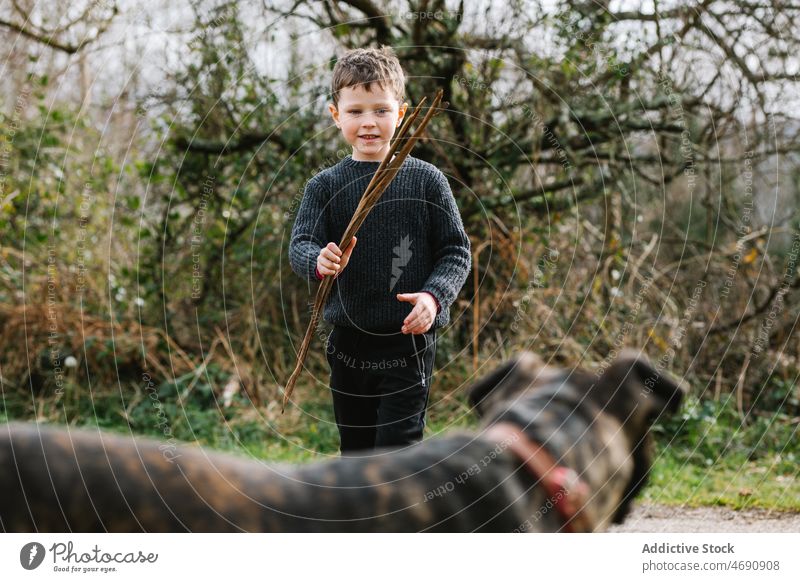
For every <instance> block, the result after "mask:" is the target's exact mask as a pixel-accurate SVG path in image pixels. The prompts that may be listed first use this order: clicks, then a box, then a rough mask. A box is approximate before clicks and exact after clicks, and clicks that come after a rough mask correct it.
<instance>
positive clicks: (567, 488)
mask: <svg viewBox="0 0 800 582" xmlns="http://www.w3.org/2000/svg"><path fill="white" fill-rule="evenodd" d="M483 436H484V437H485V438H488V439H489V440H491V441H494V442H497V443H498V444H499V445H501V446H503V447H505V448H508V449H509V450H511V452H512V453H514V455H516V456H517V458H519V460H520V461H522V463H523V465H524V466H525V468H526V469H527V470H528V472H529V473H530V474H531V475H532V476H533V478H534V479H536V481H537V482H539V483H540V484H541V485H542V487H544V490H545V491H546V492H547V497H548V500H549V501H550V503H552V506H553V508H554V509H555V510H556V512H558V514H559V515H560V516H561V518H562V519H563V520H564V527H563V531H566V532H570V533H574V532H589V531H592V527H591V524H590V523H589V520H588V519H587V518H586V515H585V514H584V513H583V511H582V510H583V509H584V505H585V503H586V501H587V499H588V496H589V487H588V486H587V485H586V483H585V482H584V481H582V480H581V479H580V477H578V474H577V473H576V472H575V471H573V470H572V469H570V468H569V467H564V466H560V465H558V463H557V462H556V460H555V459H554V458H553V457H552V455H550V453H548V452H547V451H546V450H545V449H544V447H543V446H541V445H540V444H538V443H535V442H533V441H531V440H530V439H529V438H528V437H527V436H525V433H524V432H522V431H521V430H520V429H518V428H517V427H516V426H515V425H513V424H511V423H510V422H500V423H497V424H494V425H492V426H490V427H489V428H488V429H486V432H484V434H483Z"/></svg>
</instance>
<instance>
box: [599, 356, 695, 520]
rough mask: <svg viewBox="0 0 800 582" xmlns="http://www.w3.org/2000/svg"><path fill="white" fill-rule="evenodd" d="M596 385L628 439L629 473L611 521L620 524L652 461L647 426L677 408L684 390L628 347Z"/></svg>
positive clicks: (641, 485) (607, 409)
mask: <svg viewBox="0 0 800 582" xmlns="http://www.w3.org/2000/svg"><path fill="white" fill-rule="evenodd" d="M599 385H600V386H601V388H602V390H603V391H604V392H605V394H604V397H605V398H606V404H605V410H606V411H608V412H610V413H611V414H614V415H616V416H617V418H618V419H619V420H620V422H621V423H622V426H623V430H624V431H625V433H626V434H627V435H628V437H629V438H630V441H631V447H632V455H633V473H632V475H631V478H630V480H629V482H628V485H627V487H626V490H625V492H624V494H623V495H622V497H621V499H620V503H619V505H618V507H617V511H616V512H615V514H614V516H613V519H612V521H613V522H614V523H622V521H623V520H624V519H625V516H626V515H627V514H628V512H629V511H630V507H631V503H632V502H633V499H634V498H635V497H636V495H638V493H639V491H640V490H641V489H642V487H644V485H645V484H646V483H647V480H648V474H649V472H650V465H651V464H652V453H651V446H650V438H649V436H648V435H649V432H648V429H649V428H650V425H651V424H652V423H653V421H654V420H656V419H657V418H658V417H660V416H661V415H662V414H673V413H675V412H677V411H678V408H679V407H680V404H681V401H682V400H683V396H684V389H683V387H682V386H681V385H680V384H679V383H678V382H675V381H674V380H673V379H672V378H671V377H670V376H669V375H668V374H667V373H666V372H665V371H661V372H659V371H658V369H657V368H656V367H655V366H653V364H652V363H651V362H650V360H648V359H647V357H645V356H644V355H643V354H641V353H639V352H637V351H636V350H632V349H626V350H623V352H622V353H621V354H620V356H619V358H618V359H617V360H615V361H614V363H612V364H611V366H609V368H608V370H606V372H605V374H603V376H602V378H601V379H600V382H599Z"/></svg>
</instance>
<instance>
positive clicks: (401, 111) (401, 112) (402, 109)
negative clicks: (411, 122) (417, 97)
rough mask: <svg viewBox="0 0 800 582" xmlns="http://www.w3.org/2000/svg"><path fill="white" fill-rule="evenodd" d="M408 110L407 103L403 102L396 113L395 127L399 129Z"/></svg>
mask: <svg viewBox="0 0 800 582" xmlns="http://www.w3.org/2000/svg"><path fill="white" fill-rule="evenodd" d="M407 110H408V102H404V103H401V104H400V109H399V111H398V116H397V126H398V127H400V123H401V122H402V121H403V118H404V117H405V116H406V111H407Z"/></svg>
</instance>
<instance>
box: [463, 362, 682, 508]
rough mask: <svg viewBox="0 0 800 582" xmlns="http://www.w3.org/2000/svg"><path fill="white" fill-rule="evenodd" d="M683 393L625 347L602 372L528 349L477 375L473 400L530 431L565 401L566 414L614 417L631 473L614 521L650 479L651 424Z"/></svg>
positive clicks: (488, 413) (483, 410)
mask: <svg viewBox="0 0 800 582" xmlns="http://www.w3.org/2000/svg"><path fill="white" fill-rule="evenodd" d="M682 398H683V390H682V389H681V387H680V386H679V385H678V384H677V383H676V382H675V381H673V380H672V379H671V378H670V377H669V376H668V375H667V374H666V373H664V372H659V371H658V370H657V369H656V368H655V367H654V366H653V365H652V364H651V363H650V361H649V360H648V359H647V358H646V357H645V356H643V355H642V354H640V353H638V352H636V351H634V350H625V351H623V352H622V353H621V355H620V357H619V358H617V359H616V360H615V361H614V362H612V363H611V364H610V365H609V366H608V368H607V369H606V370H605V371H604V372H603V373H602V375H599V376H598V375H594V374H588V373H586V372H582V371H579V370H564V369H559V368H556V367H552V366H548V365H546V364H545V363H544V361H543V360H542V359H541V358H539V357H538V356H536V355H535V354H533V353H531V352H527V351H525V352H521V353H520V354H518V355H517V356H515V357H514V358H512V359H510V360H509V361H507V362H505V363H504V364H503V365H501V366H500V367H498V368H497V369H495V370H494V371H493V372H490V373H489V374H487V375H486V376H484V377H483V378H481V379H479V380H478V381H477V382H476V383H475V384H474V385H473V386H472V387H471V388H470V391H469V400H470V403H471V404H472V406H473V407H474V408H475V410H476V411H477V413H478V414H479V415H480V416H481V417H483V418H484V419H485V421H486V422H487V423H489V424H491V423H493V422H496V421H498V420H501V419H502V420H512V419H513V420H514V421H516V423H517V424H520V423H521V424H522V425H523V426H522V428H523V429H525V428H526V427H527V430H526V432H529V433H535V432H536V429H537V428H539V429H541V428H542V427H537V426H536V424H537V423H541V422H543V420H541V419H546V418H548V416H549V415H548V414H543V413H546V412H547V409H548V407H551V408H553V409H556V408H558V410H559V413H560V414H565V408H564V405H565V403H567V408H570V407H573V405H574V408H573V409H572V410H567V411H566V414H567V415H569V414H572V413H576V414H578V415H579V417H582V418H589V419H591V418H593V417H594V416H595V415H596V414H598V413H602V414H608V415H610V416H611V417H613V418H614V419H616V420H617V422H618V423H619V424H620V425H621V427H622V431H623V432H624V434H625V436H626V437H627V441H628V443H629V447H630V454H631V455H632V460H633V473H632V477H631V479H630V481H629V483H628V484H627V487H626V491H625V494H624V496H623V497H622V499H620V504H619V506H618V509H617V511H616V512H615V514H614V516H613V518H612V519H613V521H614V522H621V521H622V519H623V518H624V516H625V515H626V513H627V511H628V509H629V507H630V502H631V501H632V499H633V498H634V497H635V496H636V493H637V492H638V491H639V490H640V489H641V488H642V487H643V486H644V484H645V482H646V480H647V474H648V472H649V469H650V465H651V454H650V446H649V439H648V434H649V433H648V430H649V428H650V426H652V424H653V422H654V421H655V420H657V419H658V418H659V417H661V416H662V415H663V414H672V413H674V412H676V411H677V410H678V407H679V406H680V403H681V400H682ZM563 420H564V419H560V421H563ZM560 421H559V420H557V421H556V424H555V426H556V427H557V426H559V424H558V423H559V422H560ZM550 428H552V427H550ZM544 429H545V430H547V429H548V427H544Z"/></svg>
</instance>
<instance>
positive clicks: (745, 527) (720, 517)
mask: <svg viewBox="0 0 800 582" xmlns="http://www.w3.org/2000/svg"><path fill="white" fill-rule="evenodd" d="M609 531H610V532H623V533H632V532H643V533H707V532H726V533H727V532H731V533H738V532H742V533H750V532H791V533H798V532H800V513H784V512H780V511H770V510H765V509H744V510H741V511H736V510H734V509H729V508H727V507H685V508H684V507H680V506H670V505H655V504H652V503H651V504H647V503H637V504H636V505H634V509H633V511H632V512H631V514H630V515H628V517H627V519H626V520H625V523H623V524H622V525H616V526H613V527H612V528H611V529H609Z"/></svg>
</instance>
